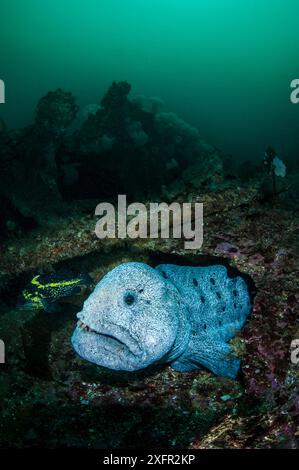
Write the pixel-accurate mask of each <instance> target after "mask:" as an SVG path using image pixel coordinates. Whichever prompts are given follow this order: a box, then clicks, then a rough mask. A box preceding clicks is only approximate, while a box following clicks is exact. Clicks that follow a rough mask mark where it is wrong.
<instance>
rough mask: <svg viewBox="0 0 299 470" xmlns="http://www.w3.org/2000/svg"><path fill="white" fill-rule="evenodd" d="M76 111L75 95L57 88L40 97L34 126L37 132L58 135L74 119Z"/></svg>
mask: <svg viewBox="0 0 299 470" xmlns="http://www.w3.org/2000/svg"><path fill="white" fill-rule="evenodd" d="M77 112H78V106H77V105H76V101H75V97H74V96H73V95H72V93H70V92H66V91H63V90H62V89H61V88H58V89H57V90H56V91H50V92H49V93H47V94H46V95H45V96H44V97H42V98H41V99H40V100H39V102H38V105H37V108H36V117H35V127H36V130H37V131H38V132H49V133H50V134H54V135H55V136H56V135H59V134H61V133H62V132H64V131H65V130H66V128H67V127H69V126H70V124H71V123H72V122H73V121H74V119H75V118H76V115H77Z"/></svg>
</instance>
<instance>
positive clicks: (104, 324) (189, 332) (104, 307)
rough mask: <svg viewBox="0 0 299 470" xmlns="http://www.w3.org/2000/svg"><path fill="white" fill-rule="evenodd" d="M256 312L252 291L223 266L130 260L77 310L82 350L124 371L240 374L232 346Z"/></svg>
mask: <svg viewBox="0 0 299 470" xmlns="http://www.w3.org/2000/svg"><path fill="white" fill-rule="evenodd" d="M250 309H251V305H250V299H249V294H248V290H247V286H246V284H245V282H244V281H243V279H241V278H240V277H238V278H235V279H230V278H229V277H228V276H227V272H226V268H225V267H224V266H210V267H205V268H203V267H195V268H193V267H188V266H175V265H160V266H158V267H157V268H155V269H154V268H151V267H150V266H147V265H146V264H144V263H124V264H121V265H119V266H118V267H116V268H115V269H113V270H112V271H110V272H109V273H108V274H107V275H106V276H104V277H103V279H102V280H101V281H100V282H99V283H98V284H97V286H96V288H95V290H94V291H93V292H92V294H91V295H90V296H89V298H88V299H87V300H86V301H85V303H84V306H83V309H82V311H81V312H79V313H78V315H77V316H78V319H79V321H78V324H77V327H76V329H75V331H74V333H73V336H72V344H73V347H74V349H75V351H76V352H77V353H78V354H79V355H80V356H81V357H83V358H84V359H86V360H88V361H90V362H94V363H96V364H98V365H101V366H104V367H107V368H110V369H114V370H124V371H135V370H138V369H143V368H146V367H148V366H149V365H151V364H155V363H161V362H162V363H163V362H165V363H166V362H167V363H170V364H171V365H172V367H174V368H175V369H176V370H179V371H183V372H184V371H190V370H193V369H197V368H200V367H201V366H205V367H207V368H208V369H210V370H212V371H213V372H214V373H216V374H219V375H223V376H228V377H233V378H234V377H235V376H236V375H237V372H238V370H239V367H240V361H239V360H238V359H237V358H236V357H234V356H233V355H232V353H231V349H230V346H229V344H227V342H228V341H229V340H230V339H231V338H232V337H233V336H234V335H235V333H236V331H237V330H238V329H240V328H241V327H242V326H243V324H244V323H245V321H246V318H247V315H248V314H249V312H250Z"/></svg>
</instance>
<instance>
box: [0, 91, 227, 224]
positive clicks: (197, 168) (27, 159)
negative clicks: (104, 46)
mask: <svg viewBox="0 0 299 470" xmlns="http://www.w3.org/2000/svg"><path fill="white" fill-rule="evenodd" d="M130 89H131V86H130V85H129V83H127V82H113V83H112V85H111V86H110V87H109V89H108V90H107V92H106V93H105V94H104V96H103V98H102V100H101V102H100V103H99V104H94V105H88V106H86V108H85V109H81V110H79V109H78V106H77V104H76V100H75V97H74V96H73V95H72V94H71V93H69V92H66V91H63V90H61V89H58V90H56V91H53V92H49V93H47V94H46V95H45V96H44V97H42V98H41V99H40V101H39V102H38V104H37V108H36V113H35V121H34V123H33V124H32V125H31V126H28V127H27V128H25V129H20V130H7V129H6V127H5V126H4V125H1V128H0V168H1V173H0V194H1V198H2V200H3V202H5V203H4V206H5V217H1V221H2V224H3V221H4V219H5V221H7V219H10V218H11V219H12V221H13V222H14V223H17V224H18V225H20V226H21V227H22V226H23V225H24V223H25V222H27V225H28V226H30V225H34V224H35V223H38V224H45V223H48V221H49V220H51V221H52V220H53V218H55V217H56V218H59V217H63V216H65V214H66V213H69V212H70V211H72V208H73V206H72V203H73V202H74V201H77V200H82V199H86V200H91V199H99V198H106V199H113V198H114V197H115V195H116V194H121V193H123V194H127V195H128V197H129V198H132V199H133V198H135V199H136V200H142V201H144V200H147V199H149V197H154V196H156V197H159V196H160V197H162V195H163V196H164V197H168V198H169V197H170V198H171V197H172V196H173V194H175V195H176V194H177V193H182V192H183V191H184V190H185V189H186V186H187V187H188V185H189V184H190V185H191V186H192V187H195V188H199V187H200V186H201V185H203V184H204V185H206V186H207V187H209V186H211V185H213V183H214V182H215V181H218V180H219V179H221V176H222V173H223V172H222V163H221V158H220V155H219V152H218V151H217V150H216V149H215V148H214V147H212V146H210V145H208V144H207V143H206V142H204V141H203V140H202V139H201V138H200V136H199V133H198V130H197V129H195V128H193V127H192V126H190V125H189V124H187V123H186V122H184V121H183V120H182V119H180V118H178V117H177V116H176V115H175V114H174V113H170V112H163V111H162V102H161V100H159V99H157V98H150V99H146V98H145V97H135V98H134V97H133V98H130V97H129V93H130ZM153 168H155V177H153V174H152V170H153ZM181 175H182V176H181ZM36 194H38V195H39V196H38V197H36ZM10 215H11V217H10ZM23 218H25V219H26V220H25V221H24V220H23ZM5 221H4V224H5ZM25 225H26V223H25Z"/></svg>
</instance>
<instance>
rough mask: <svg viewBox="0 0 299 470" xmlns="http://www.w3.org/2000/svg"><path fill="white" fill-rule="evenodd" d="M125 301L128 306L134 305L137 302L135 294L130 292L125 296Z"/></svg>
mask: <svg viewBox="0 0 299 470" xmlns="http://www.w3.org/2000/svg"><path fill="white" fill-rule="evenodd" d="M124 301H125V303H126V304H127V305H132V304H133V303H134V302H135V297H134V295H133V294H131V293H130V292H127V293H126V294H125V295H124Z"/></svg>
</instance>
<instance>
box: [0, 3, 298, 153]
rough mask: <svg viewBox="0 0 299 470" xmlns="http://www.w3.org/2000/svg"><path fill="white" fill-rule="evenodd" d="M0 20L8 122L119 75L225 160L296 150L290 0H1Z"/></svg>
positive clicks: (82, 98)
mask: <svg viewBox="0 0 299 470" xmlns="http://www.w3.org/2000/svg"><path fill="white" fill-rule="evenodd" d="M0 15H1V16H0V78H2V79H4V80H5V82H6V101H7V102H6V104H5V105H1V107H0V117H3V118H4V119H5V120H6V122H7V124H8V125H9V126H21V125H25V124H27V123H29V122H31V120H32V115H33V112H34V107H35V105H36V102H37V100H38V99H39V98H40V97H41V96H42V95H43V94H45V93H46V92H47V91H49V90H50V89H56V88H57V87H62V88H65V89H68V90H70V91H72V92H73V93H75V94H76V96H77V98H78V101H79V103H80V104H81V105H83V104H88V103H94V102H97V101H99V100H100V98H101V96H102V95H103V93H104V91H105V90H106V89H107V87H108V86H109V85H110V83H111V81H112V80H128V81H129V82H130V83H131V84H132V88H133V89H132V94H145V95H149V96H159V97H161V98H162V99H163V100H164V101H165V107H166V109H168V110H173V111H174V112H176V113H177V114H178V115H179V116H181V117H182V118H183V119H185V120H187V121H188V122H190V123H191V124H193V125H196V126H198V128H199V129H200V132H201V134H202V136H203V138H205V139H206V140H208V141H210V142H211V143H213V144H214V145H217V146H218V147H220V148H221V149H223V150H224V151H225V152H228V153H232V154H233V155H234V156H236V157H237V158H244V157H246V158H248V157H249V158H252V159H259V158H261V156H262V154H263V151H264V148H265V147H266V146H267V145H268V144H270V143H271V144H272V145H273V146H274V147H275V148H277V150H278V152H279V154H280V155H281V156H282V157H293V158H296V156H297V152H298V143H299V137H298V135H299V132H298V129H299V105H297V106H295V105H292V104H291V103H290V98H289V96H290V82H291V80H292V79H293V78H298V77H299V54H298V44H299V2H298V0H251V1H249V0H184V1H182V0H84V1H83V0H72V1H69V0H44V1H41V0H23V1H20V0H1V7H0Z"/></svg>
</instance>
